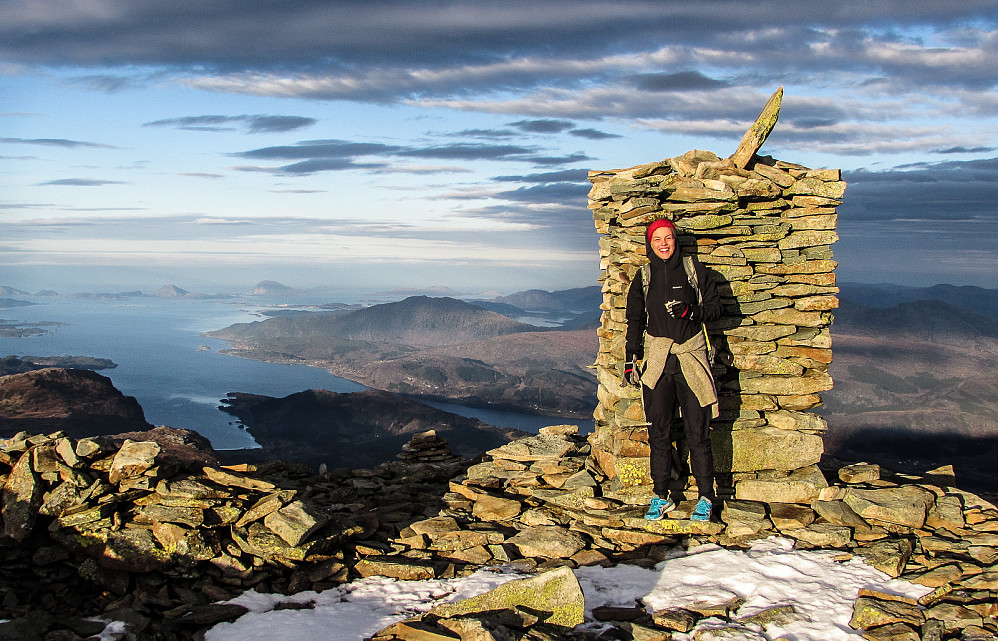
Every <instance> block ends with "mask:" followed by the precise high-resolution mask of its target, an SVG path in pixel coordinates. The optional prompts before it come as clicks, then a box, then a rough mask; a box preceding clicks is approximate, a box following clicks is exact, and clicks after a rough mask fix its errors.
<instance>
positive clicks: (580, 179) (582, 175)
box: [492, 169, 589, 185]
mask: <svg viewBox="0 0 998 641" xmlns="http://www.w3.org/2000/svg"><path fill="white" fill-rule="evenodd" d="M588 178H589V172H588V170H586V169H565V170H562V171H549V172H545V173H541V174H527V175H526V176H496V177H495V178H493V179H492V180H495V181H497V182H526V183H550V182H575V183H579V184H582V183H585V184H586V185H588V184H589V181H588Z"/></svg>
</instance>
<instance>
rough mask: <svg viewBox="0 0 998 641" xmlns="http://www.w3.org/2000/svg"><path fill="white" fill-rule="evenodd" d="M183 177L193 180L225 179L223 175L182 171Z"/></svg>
mask: <svg viewBox="0 0 998 641" xmlns="http://www.w3.org/2000/svg"><path fill="white" fill-rule="evenodd" d="M180 175H181V176H189V177H191V178H225V176H223V175H222V174H212V173H207V172H203V171H182V172H180Z"/></svg>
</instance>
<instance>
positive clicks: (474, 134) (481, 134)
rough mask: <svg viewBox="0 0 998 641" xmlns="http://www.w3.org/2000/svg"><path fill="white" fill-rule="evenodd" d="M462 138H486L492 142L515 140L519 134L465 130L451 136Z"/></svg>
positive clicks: (502, 130)
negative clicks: (506, 139)
mask: <svg viewBox="0 0 998 641" xmlns="http://www.w3.org/2000/svg"><path fill="white" fill-rule="evenodd" d="M450 135H451V136H454V137H460V138H486V139H491V140H502V139H505V138H515V137H517V136H519V135H520V133H519V132H516V131H513V130H512V129H464V130H461V131H457V132H455V133H453V134H450Z"/></svg>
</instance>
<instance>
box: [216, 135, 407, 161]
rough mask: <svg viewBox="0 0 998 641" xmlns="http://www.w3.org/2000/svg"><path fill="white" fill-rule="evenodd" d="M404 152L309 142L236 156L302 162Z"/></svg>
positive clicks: (379, 146)
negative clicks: (304, 160)
mask: <svg viewBox="0 0 998 641" xmlns="http://www.w3.org/2000/svg"><path fill="white" fill-rule="evenodd" d="M400 150H402V147H399V146H395V145H385V144H381V143H367V142H349V141H346V140H307V141H304V142H300V143H297V144H295V145H283V146H278V147H261V148H259V149H252V150H250V151H244V152H240V153H236V154H232V155H234V156H241V157H243V158H254V159H265V160H300V159H305V158H308V159H313V160H314V159H319V158H351V157H355V156H371V155H384V154H388V153H392V152H396V151H400Z"/></svg>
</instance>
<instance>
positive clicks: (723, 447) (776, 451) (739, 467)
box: [711, 427, 823, 472]
mask: <svg viewBox="0 0 998 641" xmlns="http://www.w3.org/2000/svg"><path fill="white" fill-rule="evenodd" d="M711 444H712V446H713V451H714V460H715V462H714V465H715V467H716V468H717V469H720V470H726V471H727V470H730V471H732V472H754V471H756V470H797V469H801V468H805V467H808V466H810V465H814V464H816V463H817V462H818V461H819V460H820V459H821V453H822V450H823V445H822V442H821V437H820V436H816V435H814V434H803V433H800V432H795V431H792V430H781V429H777V428H773V427H762V428H759V429H751V430H735V431H733V432H731V433H730V434H725V433H723V432H722V431H720V430H717V429H712V430H711Z"/></svg>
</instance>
